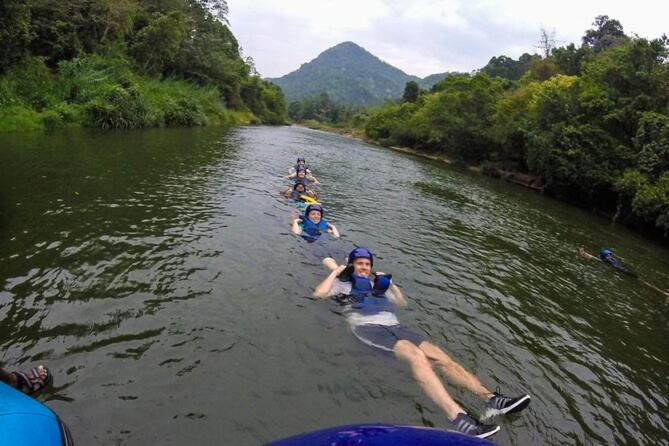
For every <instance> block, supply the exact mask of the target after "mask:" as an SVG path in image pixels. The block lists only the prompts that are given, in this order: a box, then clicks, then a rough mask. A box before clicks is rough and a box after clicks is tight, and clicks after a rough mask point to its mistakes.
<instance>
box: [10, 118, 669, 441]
mask: <svg viewBox="0 0 669 446" xmlns="http://www.w3.org/2000/svg"><path fill="white" fill-rule="evenodd" d="M298 155H303V156H305V157H306V158H307V160H308V162H309V164H310V165H311V166H312V167H313V168H314V170H315V174H316V175H317V177H318V178H319V180H321V181H322V182H323V183H324V184H323V186H320V193H321V200H322V202H323V203H324V206H325V209H326V213H327V217H326V218H327V219H328V220H329V221H330V222H332V223H334V224H335V225H336V226H337V227H338V228H339V229H340V230H341V232H342V234H343V237H342V239H341V240H338V241H319V242H317V243H309V241H307V240H304V239H302V238H300V237H296V236H293V235H292V234H291V233H290V228H289V222H290V221H291V218H294V215H295V212H296V211H295V209H294V208H293V207H292V206H291V205H290V204H289V203H286V202H285V201H284V200H283V199H281V198H280V197H279V196H278V190H279V189H280V188H281V187H282V186H283V185H284V182H283V180H282V179H281V178H280V176H281V175H285V172H286V171H287V169H288V167H290V166H291V165H292V164H293V162H294V160H295V158H296V157H297V156H298ZM0 165H1V166H2V167H1V169H2V172H1V175H0V281H1V282H0V284H1V288H0V343H1V344H2V356H1V358H2V362H3V363H4V365H6V366H8V367H12V368H14V367H28V366H30V365H32V364H34V363H35V362H44V363H46V364H48V365H49V366H50V367H51V368H52V370H53V371H54V373H55V374H56V389H55V390H54V392H53V393H51V394H49V395H47V399H49V400H51V401H50V402H49V403H48V404H49V405H50V406H51V407H53V408H54V409H55V410H57V411H58V413H59V414H60V415H61V416H62V417H63V418H64V419H65V420H66V421H67V422H68V424H70V426H71V428H72V431H73V432H74V433H75V436H76V438H77V440H78V442H79V444H127V445H134V444H137V445H139V444H154V443H158V442H161V443H163V442H164V443H170V442H171V443H174V444H184V443H194V444H208V443H216V444H220V443H221V442H222V443H224V444H240V445H241V444H259V443H262V442H265V441H269V440H272V439H276V438H280V437H283V436H287V435H291V434H295V433H297V432H301V431H305V430H311V429H316V428H322V427H327V426H333V425H337V424H346V423H353V422H373V421H379V422H390V423H405V424H426V425H435V426H443V423H444V417H443V415H441V414H440V413H439V412H438V411H437V410H436V408H435V407H434V406H433V405H432V404H431V403H430V402H429V401H428V400H427V399H426V398H425V397H424V396H423V395H422V394H421V392H420V391H419V390H418V387H417V386H415V384H413V382H412V379H411V377H410V375H409V373H408V371H407V370H405V369H404V367H403V366H402V364H400V363H398V362H397V361H394V360H393V359H392V358H389V357H387V356H385V355H383V354H380V353H379V352H376V351H374V350H371V349H369V348H368V347H367V346H365V345H363V344H361V343H359V342H358V341H357V340H356V339H355V338H354V337H353V336H352V335H351V334H350V333H349V332H348V329H347V327H346V324H345V322H344V321H343V318H341V317H340V316H338V315H337V314H336V307H335V306H333V305H331V304H328V303H323V302H316V301H313V300H311V299H310V298H309V296H310V294H311V290H312V288H313V286H314V285H315V284H316V283H317V282H318V281H319V280H320V279H322V277H324V275H325V270H324V268H323V267H322V266H321V265H320V264H319V259H320V258H321V257H322V256H324V255H326V254H330V255H334V256H336V257H337V258H341V257H342V256H343V255H345V253H346V252H347V251H348V250H349V249H350V248H352V247H353V246H354V245H363V246H368V247H370V248H371V249H372V250H373V251H374V252H375V254H376V255H377V258H378V260H377V262H376V264H375V266H378V268H379V269H383V270H384V271H386V272H391V273H393V275H394V278H395V280H396V281H397V282H398V284H399V285H400V286H401V287H402V289H403V290H404V291H405V293H406V294H407V296H408V298H409V299H410V306H409V309H408V310H406V311H402V312H400V313H399V318H400V320H401V321H402V322H403V323H404V324H405V325H407V326H409V327H411V328H413V329H415V330H418V331H421V332H423V333H424V334H425V335H426V336H429V337H430V338H431V339H432V340H434V341H435V342H438V343H440V344H441V345H443V346H444V348H445V349H446V350H447V351H448V352H449V353H451V354H452V355H453V356H454V357H455V358H456V359H457V360H458V361H459V362H461V363H462V364H463V365H464V366H465V367H466V368H468V369H470V370H472V371H473V372H474V373H476V374H477V375H478V376H479V377H480V379H481V380H482V381H483V382H484V383H485V384H487V385H489V386H495V385H497V384H499V385H500V387H501V388H502V390H504V391H506V392H508V393H519V392H523V391H527V392H529V393H531V394H532V396H533V401H532V405H531V406H530V408H529V409H528V410H526V411H524V412H522V413H521V414H518V415H517V416H512V417H508V418H505V419H499V420H496V421H497V422H499V423H500V424H501V426H502V431H501V432H500V433H499V434H497V435H496V437H495V440H496V441H498V442H499V443H500V444H563V443H570V444H573V443H586V444H591V443H607V444H608V443H628V444H638V443H643V444H659V443H662V442H663V441H664V442H666V439H667V437H668V432H669V426H667V421H666V413H669V407H668V406H669V397H667V395H669V379H667V377H666V370H667V368H668V366H669V341H667V340H668V339H669V328H668V327H669V324H667V319H668V316H669V310H668V308H669V306H668V305H669V304H668V303H667V302H666V300H665V299H664V298H662V297H661V296H659V295H658V294H656V293H655V292H653V291H652V290H648V289H647V288H643V287H640V286H639V285H638V283H637V282H636V281H634V280H631V279H629V278H627V277H623V276H620V275H616V274H615V273H614V272H613V271H611V270H610V269H607V268H605V267H603V266H602V265H596V264H588V263H585V262H583V261H581V260H579V259H578V258H577V256H576V247H578V246H580V245H583V246H586V247H587V248H588V249H590V250H595V249H597V248H598V247H600V246H603V245H607V246H608V245H613V246H615V247H616V248H617V250H618V252H619V253H622V254H623V255H624V256H625V257H626V259H625V260H626V261H628V262H629V263H630V264H632V265H634V266H635V268H636V269H637V270H639V271H643V275H644V276H645V277H646V278H647V279H648V280H649V281H650V282H653V283H657V284H659V285H661V286H664V287H669V256H668V255H667V254H668V253H667V251H666V250H665V249H663V248H660V247H657V246H655V245H653V244H651V243H649V242H648V241H646V240H644V239H642V238H641V237H639V236H637V235H635V234H632V233H630V232H628V231H627V230H625V229H621V228H617V227H612V226H610V225H608V224H607V222H605V221H601V220H598V219H597V218H595V217H593V216H591V215H589V214H587V213H584V212H582V211H580V210H576V209H573V208H570V207H568V206H565V205H562V204H560V203H556V202H554V201H552V200H550V199H547V198H546V197H543V196H540V195H537V194H534V193H531V192H528V191H526V190H524V189H522V188H519V187H515V186H511V185H508V184H505V183H501V182H498V181H496V180H491V179H486V178H482V177H478V176H473V175H471V174H469V173H467V172H464V171H460V170H457V169H452V168H444V167H443V166H441V165H437V164H434V163H432V162H427V161H424V160H420V159H417V158H412V157H409V156H406V155H400V154H396V153H393V152H389V151H386V150H384V149H379V148H374V147H371V146H366V145H364V144H360V143H358V142H355V141H352V140H348V139H344V138H341V137H338V136H334V135H329V134H325V133H321V132H315V131H309V130H304V129H299V128H263V127H254V128H240V129H235V130H232V131H225V130H221V129H175V130H150V131H136V132H124V133H97V132H84V131H71V132H63V133H55V134H49V135H20V136H19V135H14V136H12V135H2V136H0ZM370 166H373V168H371V167H370ZM449 390H451V391H452V394H453V395H454V397H455V398H456V399H457V400H458V401H460V402H461V403H462V404H463V405H464V406H466V407H467V408H469V409H470V410H471V411H472V412H474V413H477V412H480V411H481V410H482V407H481V405H480V403H479V401H477V400H475V399H474V397H472V396H471V395H469V394H468V393H467V392H464V391H460V390H457V389H454V388H453V387H452V386H449Z"/></svg>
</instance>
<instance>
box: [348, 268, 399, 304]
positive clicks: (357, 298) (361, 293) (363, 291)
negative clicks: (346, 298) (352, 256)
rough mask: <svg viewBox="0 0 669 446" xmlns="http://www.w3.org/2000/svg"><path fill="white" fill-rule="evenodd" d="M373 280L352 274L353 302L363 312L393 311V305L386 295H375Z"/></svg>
mask: <svg viewBox="0 0 669 446" xmlns="http://www.w3.org/2000/svg"><path fill="white" fill-rule="evenodd" d="M374 294H378V293H374V288H373V287H372V282H371V281H370V280H369V279H368V278H366V277H361V276H356V275H355V274H353V275H352V276H351V304H352V307H353V308H354V309H355V310H356V311H357V312H359V313H361V314H374V313H380V312H382V311H390V312H392V311H393V306H392V304H391V303H390V301H389V300H388V299H387V298H386V296H385V295H383V294H382V295H380V296H379V295H376V296H375V295H374Z"/></svg>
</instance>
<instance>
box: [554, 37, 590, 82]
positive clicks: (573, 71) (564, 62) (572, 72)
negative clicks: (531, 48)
mask: <svg viewBox="0 0 669 446" xmlns="http://www.w3.org/2000/svg"><path fill="white" fill-rule="evenodd" d="M591 55H592V50H591V49H590V47H589V46H587V45H582V46H580V47H579V48H576V45H574V44H573V43H570V44H569V45H567V46H565V47H560V48H554V49H553V52H552V53H551V58H552V59H553V62H554V63H555V65H556V66H557V69H558V71H559V72H560V73H561V74H566V75H567V76H578V75H580V74H581V68H582V66H583V63H585V62H586V61H587V60H588V58H589V57H590V56H591Z"/></svg>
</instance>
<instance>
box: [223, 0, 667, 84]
mask: <svg viewBox="0 0 669 446" xmlns="http://www.w3.org/2000/svg"><path fill="white" fill-rule="evenodd" d="M227 3H228V8H229V14H228V20H229V22H230V27H231V29H232V32H233V33H234V35H235V36H236V37H237V40H238V41H239V44H240V45H241V47H242V50H243V54H244V56H245V57H246V56H250V57H252V58H253V60H254V61H255V65H256V69H257V70H258V72H259V73H260V74H261V75H262V76H263V77H280V76H283V75H284V74H288V73H289V72H291V71H294V70H297V69H298V68H299V67H300V65H302V64H303V63H306V62H309V61H310V60H312V59H314V58H315V57H316V56H318V54H320V53H321V52H323V51H325V50H326V49H328V48H330V47H332V46H334V45H336V44H338V43H341V42H345V41H352V42H355V43H357V44H358V45H360V46H362V47H363V48H365V49H366V50H367V51H369V52H371V53H372V54H374V55H375V56H377V57H379V58H380V59H381V60H384V61H385V62H388V63H389V64H391V65H393V66H395V67H397V68H399V69H401V70H402V71H404V72H405V73H407V74H412V75H416V76H420V77H425V76H427V75H429V74H433V73H442V72H445V71H460V72H470V71H472V70H475V69H478V68H481V67H483V66H484V65H485V64H486V63H488V61H489V60H490V58H491V57H493V56H499V55H502V54H503V55H506V56H510V57H513V58H514V59H516V58H518V56H520V55H521V54H523V53H525V52H529V53H534V52H538V51H539V50H538V49H537V45H538V44H537V42H538V40H539V36H540V33H541V29H542V28H543V29H545V30H547V31H548V32H553V31H555V39H556V41H557V46H563V45H567V44H569V43H576V44H580V40H581V37H582V36H583V34H584V32H585V30H587V29H589V28H591V27H592V22H593V21H594V19H595V17H596V16H598V15H608V16H609V17H610V18H613V19H616V20H618V21H619V22H620V23H621V24H622V25H623V28H624V30H625V33H626V34H628V35H632V34H636V35H639V36H640V37H647V38H657V37H660V36H661V35H662V34H663V33H666V34H668V35H669V25H668V24H669V20H667V14H666V12H664V13H663V12H662V11H667V9H669V8H666V7H663V6H662V5H666V4H667V2H666V1H657V0H655V1H651V0H635V1H629V0H628V1H624V2H622V1H617V0H607V1H604V0H579V1H574V0H562V1H557V0H554V1H550V2H546V1H542V0H534V1H528V0H506V1H505V0H469V1H467V0H228V2H227Z"/></svg>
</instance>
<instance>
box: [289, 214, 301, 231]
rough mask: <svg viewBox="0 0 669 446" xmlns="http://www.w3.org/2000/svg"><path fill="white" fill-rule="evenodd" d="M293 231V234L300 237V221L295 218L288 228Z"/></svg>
mask: <svg viewBox="0 0 669 446" xmlns="http://www.w3.org/2000/svg"><path fill="white" fill-rule="evenodd" d="M290 229H291V231H293V234H297V235H300V234H302V228H301V227H300V219H299V218H296V219H295V220H293V226H292V227H291V228H290Z"/></svg>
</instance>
